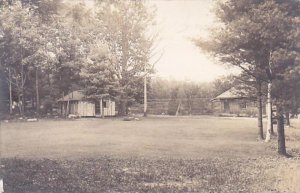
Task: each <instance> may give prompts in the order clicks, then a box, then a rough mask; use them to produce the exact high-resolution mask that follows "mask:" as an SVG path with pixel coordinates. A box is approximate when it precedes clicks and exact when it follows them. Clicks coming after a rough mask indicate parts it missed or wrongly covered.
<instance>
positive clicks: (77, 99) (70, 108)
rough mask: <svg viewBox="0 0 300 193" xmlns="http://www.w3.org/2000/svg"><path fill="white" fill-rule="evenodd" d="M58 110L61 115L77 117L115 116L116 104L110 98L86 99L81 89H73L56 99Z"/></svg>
mask: <svg viewBox="0 0 300 193" xmlns="http://www.w3.org/2000/svg"><path fill="white" fill-rule="evenodd" d="M58 104H59V111H60V113H61V114H62V115H66V116H67V115H75V116H79V117H95V116H99V117H100V116H115V115H116V110H115V109H116V105H115V101H113V100H112V99H111V98H108V97H106V98H104V99H102V100H99V101H96V100H90V99H87V98H86V97H85V95H84V93H83V91H81V90H78V91H73V92H71V93H69V94H68V95H65V96H64V97H63V98H61V99H59V100H58Z"/></svg>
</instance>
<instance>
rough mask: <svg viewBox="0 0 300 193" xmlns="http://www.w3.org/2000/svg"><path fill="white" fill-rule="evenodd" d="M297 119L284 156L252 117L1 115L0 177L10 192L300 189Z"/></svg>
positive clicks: (258, 190) (290, 133)
mask: <svg viewBox="0 0 300 193" xmlns="http://www.w3.org/2000/svg"><path fill="white" fill-rule="evenodd" d="M291 121H292V127H291V128H286V135H287V142H286V144H287V150H288V152H289V153H290V154H291V155H293V157H292V158H283V157H279V156H277V154H276V145H277V144H276V138H275V139H273V141H272V142H271V143H264V142H260V141H258V140H257V139H256V138H257V128H256V123H257V121H256V119H252V118H221V117H209V116H199V117H164V118H159V117H150V118H145V119H141V120H140V121H122V120H121V119H78V120H69V121H67V120H61V121H54V120H41V121H39V122H13V123H1V130H0V139H1V142H0V145H1V149H0V150H1V152H0V153H1V154H0V155H1V163H2V165H4V166H5V167H4V169H2V172H1V171H0V177H1V175H2V176H3V179H4V189H5V191H7V192H99V191H100V192H102V191H105V192H124V191H125V192H133V191H138V192H149V191H150V192H161V191H163V192H166V191H167V192H170V191H172V192H186V191H190V192H284V191H287V192H300V187H299V183H297V182H299V180H300V174H299V173H300V172H299V171H300V164H299V157H300V156H299V150H300V144H299V141H300V135H299V128H300V120H297V119H292V120H291ZM275 126H276V125H275ZM275 130H276V127H275ZM0 169H1V168H0Z"/></svg>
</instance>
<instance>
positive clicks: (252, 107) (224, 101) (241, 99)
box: [212, 87, 257, 116]
mask: <svg viewBox="0 0 300 193" xmlns="http://www.w3.org/2000/svg"><path fill="white" fill-rule="evenodd" d="M212 109H213V112H214V113H215V114H219V115H232V116H256V115H257V104H256V98H255V97H250V96H249V95H248V94H247V92H246V91H245V90H243V89H237V88H235V87H232V88H231V89H229V90H227V91H225V92H224V93H222V94H220V95H219V96H217V97H216V98H214V99H213V100H212Z"/></svg>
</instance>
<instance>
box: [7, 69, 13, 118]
mask: <svg viewBox="0 0 300 193" xmlns="http://www.w3.org/2000/svg"><path fill="white" fill-rule="evenodd" d="M8 81H9V114H10V115H12V105H13V103H12V85H11V81H12V78H11V71H10V68H9V69H8Z"/></svg>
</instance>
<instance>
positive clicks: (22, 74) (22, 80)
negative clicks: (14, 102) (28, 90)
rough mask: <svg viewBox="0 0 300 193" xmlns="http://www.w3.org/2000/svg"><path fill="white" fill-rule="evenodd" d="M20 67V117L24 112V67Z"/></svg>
mask: <svg viewBox="0 0 300 193" xmlns="http://www.w3.org/2000/svg"><path fill="white" fill-rule="evenodd" d="M21 65H22V68H21V96H22V97H21V116H22V117H23V116H24V112H25V92H24V91H25V90H24V86H25V75H24V65H23V64H21Z"/></svg>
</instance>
